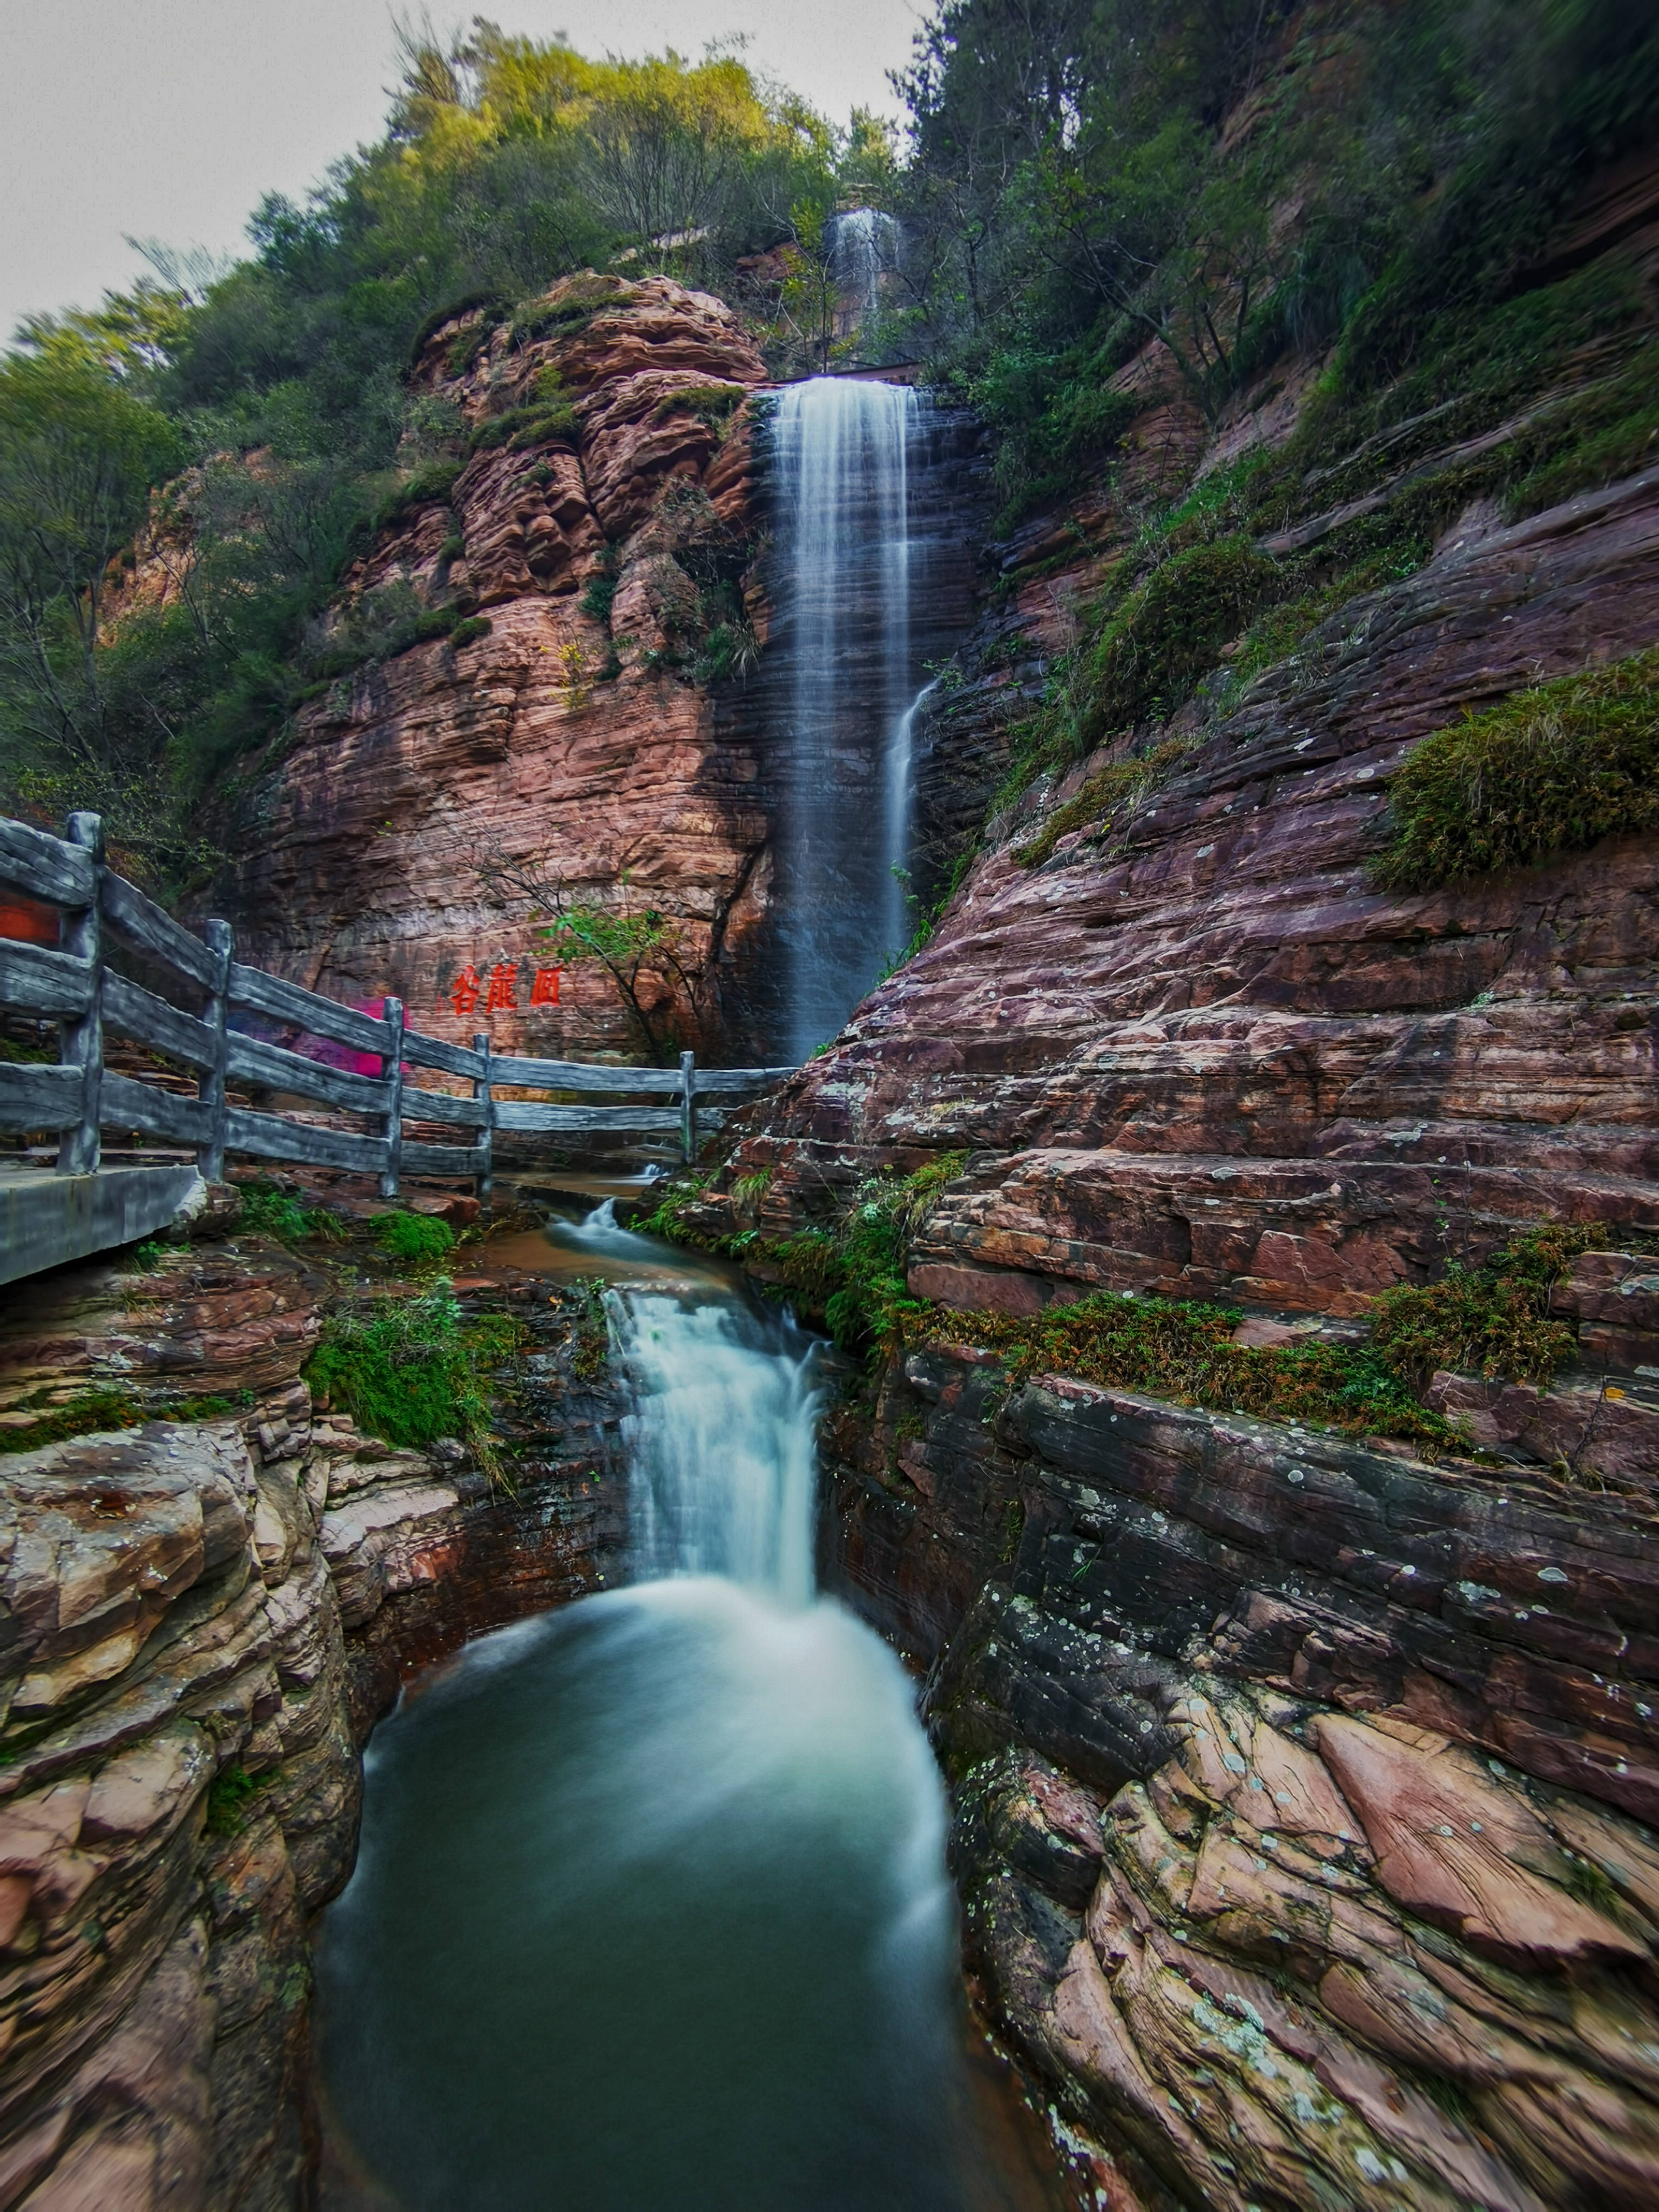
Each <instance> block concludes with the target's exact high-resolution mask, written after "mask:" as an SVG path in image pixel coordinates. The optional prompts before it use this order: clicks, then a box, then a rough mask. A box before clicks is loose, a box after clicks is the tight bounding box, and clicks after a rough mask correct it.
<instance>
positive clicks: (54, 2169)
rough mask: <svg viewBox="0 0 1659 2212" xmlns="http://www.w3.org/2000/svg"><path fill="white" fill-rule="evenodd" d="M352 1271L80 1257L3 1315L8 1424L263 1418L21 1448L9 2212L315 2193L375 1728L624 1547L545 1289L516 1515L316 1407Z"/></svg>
mask: <svg viewBox="0 0 1659 2212" xmlns="http://www.w3.org/2000/svg"><path fill="white" fill-rule="evenodd" d="M327 1288H328V1286H327V1285H325V1283H324V1282H323V1281H322V1279H320V1278H319V1275H318V1274H317V1273H315V1272H314V1271H313V1270H311V1269H309V1268H307V1267H306V1266H304V1265H303V1264H301V1262H300V1261H296V1260H295V1259H294V1258H293V1257H291V1256H290V1255H289V1254H287V1253H286V1252H284V1251H283V1250H282V1249H280V1248H278V1247H276V1246H274V1245H272V1244H270V1243H268V1242H266V1241H265V1240H264V1239H260V1238H237V1239H234V1240H233V1241H232V1242H230V1243H216V1244H210V1245H197V1246H194V1247H192V1248H191V1249H187V1250H174V1251H171V1252H168V1253H167V1254H165V1255H162V1256H161V1258H160V1259H159V1260H158V1261H156V1263H155V1265H154V1266H153V1267H150V1268H149V1269H148V1270H147V1271H144V1272H140V1273H119V1272H118V1271H116V1270H114V1269H112V1268H109V1267H76V1268H70V1269H64V1270H62V1271H59V1273H57V1274H56V1275H54V1276H52V1278H50V1279H47V1280H46V1281H44V1282H42V1283H39V1284H36V1285H32V1286H31V1293H30V1297H29V1300H28V1304H27V1310H21V1309H20V1304H19V1302H17V1301H14V1302H13V1305H12V1308H11V1310H9V1314H8V1316H7V1319H6V1323H5V1328H4V1332H3V1337H0V1401H3V1407H4V1410H3V1412H0V1421H3V1423H4V1425H6V1427H8V1428H9V1429H10V1430H12V1431H17V1430H20V1429H26V1428H27V1426H28V1425H29V1424H30V1423H31V1422H34V1421H39V1420H40V1419H42V1418H43V1413H42V1408H43V1407H44V1408H46V1409H47V1410H48V1411H49V1410H50V1409H51V1408H52V1407H55V1406H60V1405H64V1404H68V1405H70V1406H71V1407H73V1406H75V1405H76V1404H77V1403H84V1402H85V1400H86V1397H87V1395H88V1393H92V1392H96V1391H100V1390H102V1391H106V1392H108V1391H112V1390H118V1391H120V1392H121V1393H122V1394H124V1395H127V1396H134V1395H137V1396H140V1397H142V1396H143V1395H144V1394H146V1393H149V1392H151V1391H161V1392H163V1393H164V1394H165V1395H167V1397H169V1398H173V1399H178V1398H184V1399H186V1400H188V1399H191V1398H192V1397H194V1398H197V1399H207V1400H210V1401H214V1403H216V1405H217V1406H220V1407H222V1406H224V1405H226V1404H227V1403H229V1404H232V1405H235V1406H237V1407H238V1410H237V1412H236V1413H235V1414H234V1418H232V1417H226V1416H224V1415H222V1414H221V1415H219V1416H218V1417H216V1418H210V1419H200V1420H190V1421H186V1422H180V1421H166V1420H156V1421H153V1422H150V1423H148V1424H146V1425H142V1426H139V1427H137V1428H134V1429H131V1430H130V1431H126V1432H125V1433H118V1434H105V1435H98V1436H92V1437H81V1438H76V1439H73V1440H70V1441H69V1442H65V1443H55V1444H51V1445H48V1446H46V1447H45V1448H44V1449H37V1450H34V1451H29V1452H24V1453H21V1454H15V1455H11V1456H9V1457H8V1458H7V1459H6V1460H5V1462H4V1466H5V1471H6V1480H5V1499H4V1514H3V1528H0V1542H3V1552H0V1559H3V1565H0V1608H3V1618H4V1619H5V1620H6V1621H7V1623H8V1624H9V1626H8V1630H7V1642H6V1644H5V1647H4V1651H3V1656H0V1698H3V1704H4V1718H3V1723H0V1726H3V1735H4V1763H3V1765H0V2022H3V2026H0V2037H3V2048H4V2051H5V2068H4V2074H3V2087H0V2203H5V2204H7V2205H9V2206H10V2205H19V2206H21V2205H27V2206H29V2207H31V2208H33V2212H46V2208H58V2212H67V2208H69V2207H71V2206H93V2205H97V2206H100V2207H104V2206H111V2207H112V2206H116V2205H119V2206H121V2207H124V2208H126V2207H131V2208H132V2209H133V2212H141V2208H152V2207H154V2208H157V2212H159V2208H161V2207H163V2206H165V2207H168V2208H171V2209H172V2212H194V2209H195V2208H200V2212H209V2208H211V2212H226V2208H229V2207H232V2206H247V2207H270V2208H273V2209H274V2208H276V2207H284V2206H288V2205H290V2204H292V2203H295V2202H296V2201H298V2198H297V2195H296V2192H298V2191H300V2189H301V2174H302V2172H303V2170H304V2167H305V2165H306V2160H307V2103H308V2100H307V2049H308V2037H307V2018H308V1996H309V1990H310V1972H309V1954H308V1948H307V1927H308V1921H309V1918H310V1916H311V1915H312V1914H313V1913H314V1912H315V1911H316V1910H317V1909H318V1908H319V1906H320V1905H323V1904H324V1903H325V1902H326V1900H327V1899H329V1898H330V1897H331V1896H332V1895H333V1894H334V1893H336V1892H337V1890H338V1889H339V1887H341V1885H342V1884H343V1881H345V1879H346V1877H347V1875H349V1871H350V1869H351V1865H352V1862H353V1858H354V1857H355V1854H356V1825H357V1809H358V1802H359V1798H360V1796H361V1790H362V1770H361V1765H360V1760H359V1752H360V1749H361V1746H362V1740H363V1738H364V1736H365V1735H367V1733H368V1727H369V1725H370V1724H371V1723H372V1722H373V1720H374V1718H375V1717H376V1716H377V1715H378V1714H379V1713H380V1711H383V1710H384V1709H385V1707H386V1705H387V1704H388V1703H389V1701H390V1699H391V1698H392V1694H393V1693H394V1692H395V1690H396V1688H397V1685H398V1680H399V1679H400V1677H401V1676H402V1674H404V1673H405V1672H407V1671H408V1670H410V1668H413V1667H415V1666H416V1665H419V1664H422V1663H424V1662H428V1661H429V1660H431V1659H433V1658H435V1657H436V1656H440V1655H441V1653H442V1652H444V1651H446V1650H450V1649H453V1648H454V1646H456V1645H457V1644H459V1643H460V1642H462V1641H463V1640H464V1639H465V1638H466V1637H467V1636H469V1635H473V1634H477V1633H478V1632H480V1631H481V1630H482V1629H484V1628H486V1627H489V1626H495V1625H497V1624H499V1623H501V1622H502V1621H505V1620H512V1619H514V1618H516V1617H518V1616H519V1615H520V1614H521V1613H527V1612H533V1611H537V1610H539V1609H541V1608H542V1607H545V1606H547V1605H549V1604H550V1603H554V1602H556V1601H559V1600H561V1599H563V1598H567V1597H570V1596H574V1595H579V1594H580V1592H581V1591H582V1590H583V1589H588V1588H591V1587H593V1586H594V1585H595V1583H596V1582H598V1581H599V1580H601V1579H603V1577H604V1574H605V1568H606V1565H607V1564H608V1563H609V1561H610V1560H611V1558H612V1557H613V1556H614V1554H615V1552H616V1549H617V1547H618V1546H619V1544H620V1539H621V1534H622V1518H621V1500H620V1493H619V1492H618V1491H617V1488H616V1487H615V1485H614V1481H613V1478H612V1475H611V1466H610V1462H609V1460H608V1458H607V1456H606V1455H605V1445H604V1431H605V1423H606V1420H607V1419H611V1418H614V1417H613V1415H612V1414H611V1413H610V1412H608V1410H607V1407H606V1406H605V1403H604V1402H603V1401H602V1400H600V1399H599V1398H596V1397H595V1396H593V1395H592V1393H590V1392H588V1391H586V1389H584V1388H583V1387H582V1386H580V1385H579V1384H576V1383H574V1380H573V1378H572V1376H570V1374H569V1371H568V1357H567V1355H566V1354H565V1352H563V1351H562V1347H561V1345H560V1342H559V1337H560V1335H561V1334H562V1332H561V1330H560V1329H559V1328H557V1327H556V1326H554V1325H552V1324H551V1323H550V1318H549V1314H548V1309H547V1305H546V1302H545V1298H543V1299H542V1301H541V1302H540V1303H539V1304H531V1303H530V1302H529V1301H528V1299H527V1298H526V1300H525V1301H524V1310H525V1314H526V1323H527V1325H528V1326H529V1327H530V1328H531V1329H532V1334H534V1332H535V1331H537V1330H539V1331H540V1332H541V1334H542V1337H543V1338H544V1340H545V1341H544V1342H543V1343H540V1344H538V1346H536V1347H535V1351H534V1352H533V1354H532V1360H531V1363H530V1364H531V1367H532V1370H533V1373H532V1376H531V1377H530V1379H528V1380H526V1384H525V1386H524V1388H523V1389H522V1390H521V1391H520V1394H519V1397H518V1400H517V1402H516V1410H515V1413H514V1415H513V1419H512V1421H511V1424H510V1425H511V1427H512V1429H513V1433H514V1437H515V1440H516V1443H517V1445H518V1450H517V1452H516V1454H515V1474H516V1480H517V1488H516V1492H515V1493H514V1494H513V1495H511V1496H508V1495H507V1494H506V1493H505V1492H501V1491H498V1490H496V1489H495V1488H493V1487H492V1486H491V1484H490V1483H489V1480H487V1479H486V1478H485V1476H484V1475H483V1474H481V1473H479V1472H478V1471H477V1469H476V1468H473V1467H471V1465H470V1464H469V1463H468V1462H467V1461H466V1459H465V1455H464V1454H463V1453H462V1451H461V1449H460V1447H459V1446H458V1445H453V1444H441V1445H439V1446H437V1447H436V1448H435V1449H434V1451H432V1452H430V1453H423V1452H414V1451H404V1450H393V1449H391V1448H390V1447H388V1446H386V1445H385V1444H381V1443H376V1442H374V1440H373V1439H371V1438H368V1437H364V1436H362V1435H361V1434H360V1433H358V1431H356V1429H355V1428H354V1427H353V1425H352V1424H351V1422H350V1421H349V1419H345V1418H344V1417H343V1416H342V1415H340V1414H338V1413H320V1412H318V1411H317V1410H316V1409H314V1408H313V1405H312V1402H311V1396H310V1393H309V1391H308V1390H307V1387H306V1385H305V1383H303V1382H302V1381H301V1379H300V1376H299V1367H300V1364H301V1361H302V1359H303V1358H305V1356H306V1355H307V1352H309V1351H310V1349H311V1347H312V1346H313V1343H314V1341H315V1340H316V1337H317V1334H318V1329H319V1304H320V1300H321V1298H322V1297H323V1296H324V1295H325V1292H326V1290H327ZM507 1304H508V1305H509V1307H510V1306H511V1305H512V1304H513V1299H512V1297H511V1293H510V1290H509V1291H508V1294H507ZM596 1450H597V1452H598V1457H597V1458H596V1456H595V1454H596Z"/></svg>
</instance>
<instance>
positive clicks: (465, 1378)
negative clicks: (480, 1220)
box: [305, 1280, 522, 1474]
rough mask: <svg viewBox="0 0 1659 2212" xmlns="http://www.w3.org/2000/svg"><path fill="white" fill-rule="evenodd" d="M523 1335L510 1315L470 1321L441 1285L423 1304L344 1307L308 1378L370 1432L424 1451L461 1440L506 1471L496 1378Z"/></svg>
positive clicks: (332, 1320)
mask: <svg viewBox="0 0 1659 2212" xmlns="http://www.w3.org/2000/svg"><path fill="white" fill-rule="evenodd" d="M521 1334H522V1331H521V1328H520V1323H519V1322H515V1321H514V1320H513V1319H512V1318H511V1316H507V1315H503V1314H488V1315H484V1316H482V1317H481V1318H479V1319H477V1320H476V1321H472V1322H467V1321H465V1319H464V1317H463V1316H462V1313H461V1309H460V1307H459V1304H457V1303H456V1300H455V1297H454V1294H453V1291H452V1290H451V1287H450V1285H449V1284H448V1283H447V1282H446V1281H443V1280H440V1281H438V1282H437V1283H435V1285H433V1287H432V1289H431V1290H430V1291H427V1292H426V1293H425V1294H424V1295H423V1296H422V1297H415V1298H398V1299H392V1298H387V1299H381V1300H376V1301H375V1302H374V1303H373V1304H369V1305H365V1306H358V1305H353V1306H343V1307H341V1308H339V1309H337V1310H336V1311H335V1312H334V1313H332V1314H331V1315H330V1316H329V1317H328V1319H327V1321H326V1322H325V1323H324V1326H323V1334H322V1340H321V1341H320V1343H319V1345H318V1347H317V1349H316V1351H315V1352H313V1354H312V1355H311V1358H310V1359H309V1361H308V1362H307V1365H306V1369H305V1376H306V1380H307V1382H308V1383H310V1385H311V1387H312V1389H313V1392H315V1393H316V1395H317V1396H318V1399H319V1401H320V1402H321V1403H323V1404H325V1405H328V1404H333V1403H337V1404H338V1405H339V1406H340V1407H342V1408H343V1410H344V1411H345V1412H346V1413H349V1414H350V1415H351V1418H352V1419H353V1420H354V1421H356V1424H357V1425H358V1427H359V1428H360V1429H362V1430H363V1431H364V1432H365V1433H366V1434H367V1435H369V1436H372V1437H383V1438H384V1439H385V1440H386V1443H392V1444H408V1445H412V1446H416V1447H419V1446H422V1445H424V1444H430V1443H436V1442H438V1440H439V1439H440V1438H441V1437H457V1438H459V1440H460V1441H461V1442H462V1443H466V1444H467V1445H469V1446H470V1447H471V1449H472V1451H473V1453H474V1454H475V1455H477V1458H478V1460H479V1461H480V1462H481V1464H483V1466H484V1467H485V1468H487V1469H488V1470H489V1472H490V1473H491V1474H496V1473H498V1472H499V1467H498V1459H497V1454H496V1452H495V1447H494V1444H493V1443H492V1441H491V1426H490V1412H489V1396H488V1381H487V1378H488V1376H489V1373H490V1371H491V1370H493V1369H494V1368H495V1367H496V1366H498V1365H499V1364H500V1363H501V1361H502V1360H503V1359H505V1358H507V1355H508V1354H509V1353H510V1352H513V1351H515V1350H516V1349H517V1347H518V1345H519V1341H520V1335H521Z"/></svg>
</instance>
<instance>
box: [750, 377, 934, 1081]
mask: <svg viewBox="0 0 1659 2212" xmlns="http://www.w3.org/2000/svg"><path fill="white" fill-rule="evenodd" d="M917 422H918V409H917V401H916V395H915V392H911V391H910V390H908V388H907V387H905V386H901V385H891V384H878V383H875V382H866V381H865V380H862V379H860V378H857V377H848V376H834V377H812V378H811V379H809V380H807V381H805V383H801V384H796V385H791V386H789V387H788V388H787V390H786V391H785V392H783V393H782V395H781V398H780V400H779V403H778V409H777V413H776V415H775V418H774V424H773V432H772V440H773V456H774V463H775V471H776V481H777V487H778V502H777V513H778V526H779V538H780V544H781V553H782V564H781V565H782V571H783V591H784V603H783V605H782V606H781V608H780V611H779V624H778V629H779V638H780V644H781V648H782V651H783V653H785V654H786V655H787V662H788V666H789V668H790V671H791V675H792V681H791V685H790V691H789V696H788V701H787V714H788V718H789V727H788V732H787V759H788V773H787V790H786V793H785V804H784V807H783V822H782V825H781V826H782V841H781V842H782V851H781V874H782V884H781V934H782V937H783V940H784V946H783V950H784V964H785V976H786V985H787V1009H788V1012H787V1044H788V1048H789V1050H790V1052H791V1054H793V1057H795V1058H796V1059H805V1056H806V1055H807V1054H808V1053H810V1052H811V1050H812V1048H813V1047H814V1046H816V1045H817V1044H821V1043H822V1042H823V1040H824V1039H825V1038H826V1037H830V1036H834V1035H835V1034H836V1030H839V1029H840V1028H841V1026H842V1023H843V1022H844V1021H845V1020H846V1018H847V1017H848V1014H849V1013H850V1012H852V1010H853V1008H854V1006H856V1005H857V1004H858V1002H859V1000H860V999H862V998H863V997H864V996H865V994H866V992H868V991H869V990H870V989H871V987H872V985H873V984H874V983H875V982H876V981H877V980H878V977H879V975H880V974H881V972H882V969H883V968H884V965H885V964H886V963H887V962H888V961H889V960H890V958H891V957H893V956H894V955H895V954H896V952H897V951H899V949H900V948H901V947H902V945H903V944H904V941H905V939H907V938H908V935H909V931H908V927H906V909H905V903H904V887H903V884H902V882H901V881H900V880H899V879H898V878H896V876H895V875H894V872H893V870H894V866H895V864H897V865H899V866H903V864H904V855H905V853H906V851H907V839H908V829H907V826H906V825H907V818H908V817H907V809H908V777H907V776H906V775H902V774H896V772H895V766H894V763H895V759H896V756H898V755H899V754H900V753H901V752H902V750H903V749H904V748H905V747H906V745H907V744H908V726H907V725H906V717H907V715H908V713H909V711H910V710H911V708H912V707H913V705H914V702H915V696H916V690H917V688H918V687H917V673H916V670H915V666H914V665H913V662H912V658H911V648H910V606H911V594H912V592H913V591H914V590H915V587H916V585H917V582H918V577H917V575H916V573H915V570H916V567H917V563H916V562H915V559H914V558H913V553H914V550H915V548H914V545H913V539H912V533H911V521H910V452H911V447H912V444H913V442H914V441H915V435H916V428H917Z"/></svg>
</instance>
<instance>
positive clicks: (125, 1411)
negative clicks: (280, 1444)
mask: <svg viewBox="0 0 1659 2212" xmlns="http://www.w3.org/2000/svg"><path fill="white" fill-rule="evenodd" d="M238 1411H239V1408H238V1407H235V1406H234V1405H233V1404H232V1402H231V1401H230V1400H229V1399H228V1398H212V1397H210V1398H173V1399H167V1398H157V1399H151V1400H149V1401H145V1400H142V1399H140V1398H137V1397H136V1396H135V1395H133V1394H132V1393H131V1391H129V1390H122V1389H116V1388H115V1387H113V1386H112V1385H105V1386H100V1388H98V1389H91V1390H82V1391H79V1392H77V1393H76V1395H75V1396H74V1397H72V1398H69V1399H66V1400H65V1401H64V1403H63V1404H62V1405H61V1406H52V1407H47V1408H46V1409H44V1410H43V1411H42V1412H41V1413H40V1414H39V1415H38V1416H37V1417H36V1419H33V1421H30V1422H28V1423H27V1425H21V1426H20V1427H17V1428H15V1429H4V1430H0V1455H9V1454H11V1453H13V1452H30V1451H39V1450H40V1449H41V1448H42V1447H43V1446H44V1445H46V1444H58V1443H67V1442H68V1441H69V1440H70V1438H71V1437H93V1436H105V1435H107V1434H108V1433H109V1432H110V1431H112V1430H119V1429H136V1428H138V1427H139V1426H141V1425H142V1424H143V1423H144V1422H145V1421H219V1420H223V1419H226V1418H227V1417H228V1415H230V1414H233V1413H236V1412H238Z"/></svg>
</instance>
